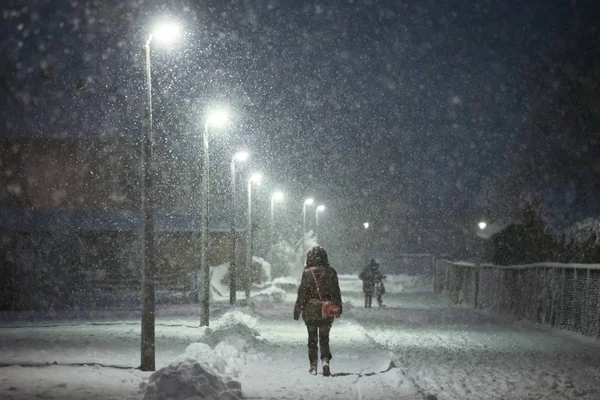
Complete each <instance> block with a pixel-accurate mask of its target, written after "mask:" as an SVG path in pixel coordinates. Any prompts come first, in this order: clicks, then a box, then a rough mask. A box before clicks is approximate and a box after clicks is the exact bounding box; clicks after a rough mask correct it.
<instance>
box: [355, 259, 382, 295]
mask: <svg viewBox="0 0 600 400" xmlns="http://www.w3.org/2000/svg"><path fill="white" fill-rule="evenodd" d="M358 278H359V279H361V280H362V281H363V292H364V293H367V294H373V293H374V292H375V285H376V284H377V283H379V282H381V281H382V279H383V275H382V274H381V272H380V271H379V267H378V266H377V264H371V265H368V266H366V267H365V269H363V270H362V272H361V273H360V275H358Z"/></svg>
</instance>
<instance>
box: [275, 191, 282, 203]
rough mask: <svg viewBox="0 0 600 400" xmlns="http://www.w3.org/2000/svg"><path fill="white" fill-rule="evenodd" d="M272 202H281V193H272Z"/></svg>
mask: <svg viewBox="0 0 600 400" xmlns="http://www.w3.org/2000/svg"><path fill="white" fill-rule="evenodd" d="M273 200H274V201H282V200H283V192H279V191H277V192H275V193H273Z"/></svg>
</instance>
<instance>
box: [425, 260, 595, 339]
mask: <svg viewBox="0 0 600 400" xmlns="http://www.w3.org/2000/svg"><path fill="white" fill-rule="evenodd" d="M434 291H435V292H436V293H444V294H446V295H448V296H449V297H450V299H451V300H452V301H453V302H454V303H456V304H465V305H469V306H472V307H474V308H477V309H482V310H487V311H490V312H493V313H495V314H498V315H507V316H512V317H516V318H518V319H524V320H529V321H533V322H538V323H542V324H549V325H551V326H553V327H558V328H561V329H567V330H570V331H574V332H579V333H581V334H583V335H586V336H591V337H595V338H596V339H600V265H595V264H559V263H537V264H528V265H519V266H498V265H492V264H473V263H466V262H454V261H448V260H444V259H437V260H436V261H435V268H434Z"/></svg>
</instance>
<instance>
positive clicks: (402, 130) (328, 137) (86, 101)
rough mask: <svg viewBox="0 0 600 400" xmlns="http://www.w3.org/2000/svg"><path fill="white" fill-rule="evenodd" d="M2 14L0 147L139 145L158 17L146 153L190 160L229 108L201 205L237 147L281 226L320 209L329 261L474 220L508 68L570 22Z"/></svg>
mask: <svg viewBox="0 0 600 400" xmlns="http://www.w3.org/2000/svg"><path fill="white" fill-rule="evenodd" d="M1 8H2V10H3V15H2V25H1V28H0V32H1V34H2V38H3V39H2V42H1V44H0V45H1V54H2V57H1V61H0V66H1V67H0V72H1V73H2V90H0V97H1V106H0V107H1V108H0V113H1V115H2V121H3V123H2V129H1V130H0V135H2V136H3V137H31V136H34V137H64V136H67V137H97V136H104V135H108V136H112V135H116V136H122V137H128V138H133V137H135V136H136V135H139V134H140V132H141V101H142V99H143V78H144V75H143V60H142V58H141V56H140V46H141V45H142V44H143V43H144V41H145V36H146V34H147V32H148V29H149V26H150V25H151V22H152V21H153V20H154V19H155V18H156V17H157V16H159V15H171V16H172V17H175V18H177V19H179V20H180V21H181V22H182V24H183V29H184V31H185V38H184V40H183V41H182V42H181V43H179V44H177V45H176V46H174V48H173V49H171V50H166V49H162V48H160V47H159V46H158V45H157V46H153V73H154V75H153V77H154V82H153V84H154V96H155V98H154V101H155V124H156V132H155V134H156V138H157V141H158V142H159V145H160V146H165V147H168V148H171V149H172V152H173V153H174V154H179V155H180V156H179V157H181V159H191V158H190V157H193V155H194V154H195V152H198V151H199V149H200V145H199V144H198V135H199V133H200V131H201V126H202V114H203V110H204V109H205V108H206V107H207V106H210V105H211V104H228V106H229V108H230V109H231V111H232V113H233V115H234V117H233V121H232V123H231V125H230V127H229V129H228V132H227V133H225V134H221V133H220V134H215V136H214V139H213V142H212V143H211V145H212V146H213V151H214V156H213V158H212V160H211V162H213V163H214V164H213V165H214V169H215V171H217V172H216V175H217V176H216V179H217V182H220V183H219V184H217V185H216V186H217V192H218V193H223V194H224V193H225V192H226V188H227V186H226V185H227V179H226V178H227V175H226V174H225V175H224V176H222V177H221V176H219V172H218V171H227V165H228V163H229V157H230V154H231V153H232V152H233V150H235V149H237V148H242V147H243V148H248V149H250V151H251V152H252V153H253V154H254V160H255V163H256V164H257V167H260V168H262V170H263V171H264V172H265V174H267V176H269V177H272V179H273V180H275V181H277V182H279V183H280V184H282V186H284V187H285V188H286V189H288V191H290V193H291V195H292V196H293V197H294V199H295V200H293V202H291V205H290V207H292V205H293V204H297V206H293V207H295V210H294V212H295V213H296V214H298V213H299V211H298V210H301V205H300V204H301V202H300V201H301V200H300V199H301V198H302V196H305V195H314V196H318V197H319V198H320V199H323V201H324V202H326V203H327V205H328V206H329V208H330V211H329V214H328V218H330V225H331V226H330V228H329V229H330V231H329V232H330V235H329V236H330V239H329V240H330V243H331V245H334V246H337V245H341V244H342V242H343V240H341V239H339V238H338V239H334V238H332V237H331V236H348V234H349V232H352V230H353V229H354V227H355V226H356V225H357V224H360V222H362V221H363V220H365V219H369V220H375V221H379V226H382V227H384V228H386V227H387V228H389V229H388V230H387V232H388V233H387V235H388V239H389V241H390V243H391V244H394V243H396V244H397V243H401V242H402V241H401V240H400V239H398V238H399V237H400V236H401V235H402V234H401V233H400V232H396V233H395V234H392V233H389V232H393V231H397V230H398V229H397V228H396V227H397V226H399V225H406V224H409V225H411V226H413V227H415V229H421V230H422V231H423V232H427V231H431V230H435V229H439V228H440V226H446V227H448V226H453V227H454V226H463V227H464V226H469V225H470V224H471V223H472V222H473V221H476V219H477V218H479V217H480V216H482V213H483V210H482V209H481V208H479V207H478V206H477V204H475V202H474V199H475V197H476V196H477V193H478V191H479V190H480V188H481V183H482V181H483V179H484V178H485V177H486V176H488V175H489V174H491V172H492V171H494V169H495V168H497V167H498V166H500V165H501V161H502V157H503V154H504V153H505V152H506V151H508V149H509V148H510V146H511V145H512V144H514V143H510V142H511V141H514V140H515V135H514V132H516V131H518V129H519V127H520V124H521V121H522V120H523V118H524V116H525V112H526V111H525V109H524V96H525V92H526V90H527V82H526V81H525V80H524V78H523V75H522V71H521V69H520V66H521V65H523V64H524V62H525V61H526V62H528V63H531V62H533V63H535V60H536V58H537V57H538V55H539V54H540V53H541V52H543V51H545V50H546V49H547V48H548V47H551V46H552V42H551V41H550V39H549V37H550V36H549V32H550V31H551V30H552V27H553V26H556V25H560V24H565V23H566V24H568V23H569V21H570V20H571V19H573V18H576V15H577V13H578V12H579V11H580V10H581V3H578V2H576V1H566V0H565V1H554V2H548V1H542V0H540V1H516V0H511V1H459V0H452V1H441V0H438V1H434V0H430V1H409V2H400V1H375V0H369V1H336V2H314V1H308V2H285V1H208V2H206V1H202V2H195V1H165V2H156V1H143V0H137V1H92V0H80V1H78V2H65V1H59V0H46V1H42V0H39V1H9V2H4V3H3V5H2V7H1ZM44 71H45V72H44ZM511 133H512V134H513V135H511ZM517 137H518V135H517ZM190 153H191V154H190ZM182 173H185V170H182ZM221 178H222V179H221ZM334 221H335V222H334ZM416 226H419V227H420V228H416ZM385 230H386V229H383V230H382V231H381V232H380V234H381V235H384V232H383V231H385ZM423 232H422V233H423ZM423 234H424V233H423ZM424 235H425V234H424ZM395 241H396V242H395ZM326 242H327V241H326ZM384 242H385V241H383V240H382V243H384ZM399 246H400V247H404V248H406V249H408V250H418V249H416V248H415V247H414V246H412V247H411V246H410V245H409V244H406V243H402V245H399ZM446 247H447V246H446Z"/></svg>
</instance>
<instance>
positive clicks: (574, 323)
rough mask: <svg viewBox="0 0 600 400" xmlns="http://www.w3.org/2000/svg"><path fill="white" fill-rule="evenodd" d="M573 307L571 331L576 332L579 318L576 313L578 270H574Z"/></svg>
mask: <svg viewBox="0 0 600 400" xmlns="http://www.w3.org/2000/svg"><path fill="white" fill-rule="evenodd" d="M571 306H572V307H573V309H572V313H573V315H571V318H570V325H571V330H575V325H576V321H575V319H576V318H577V313H576V312H575V309H576V307H577V268H573V299H572V301H571Z"/></svg>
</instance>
